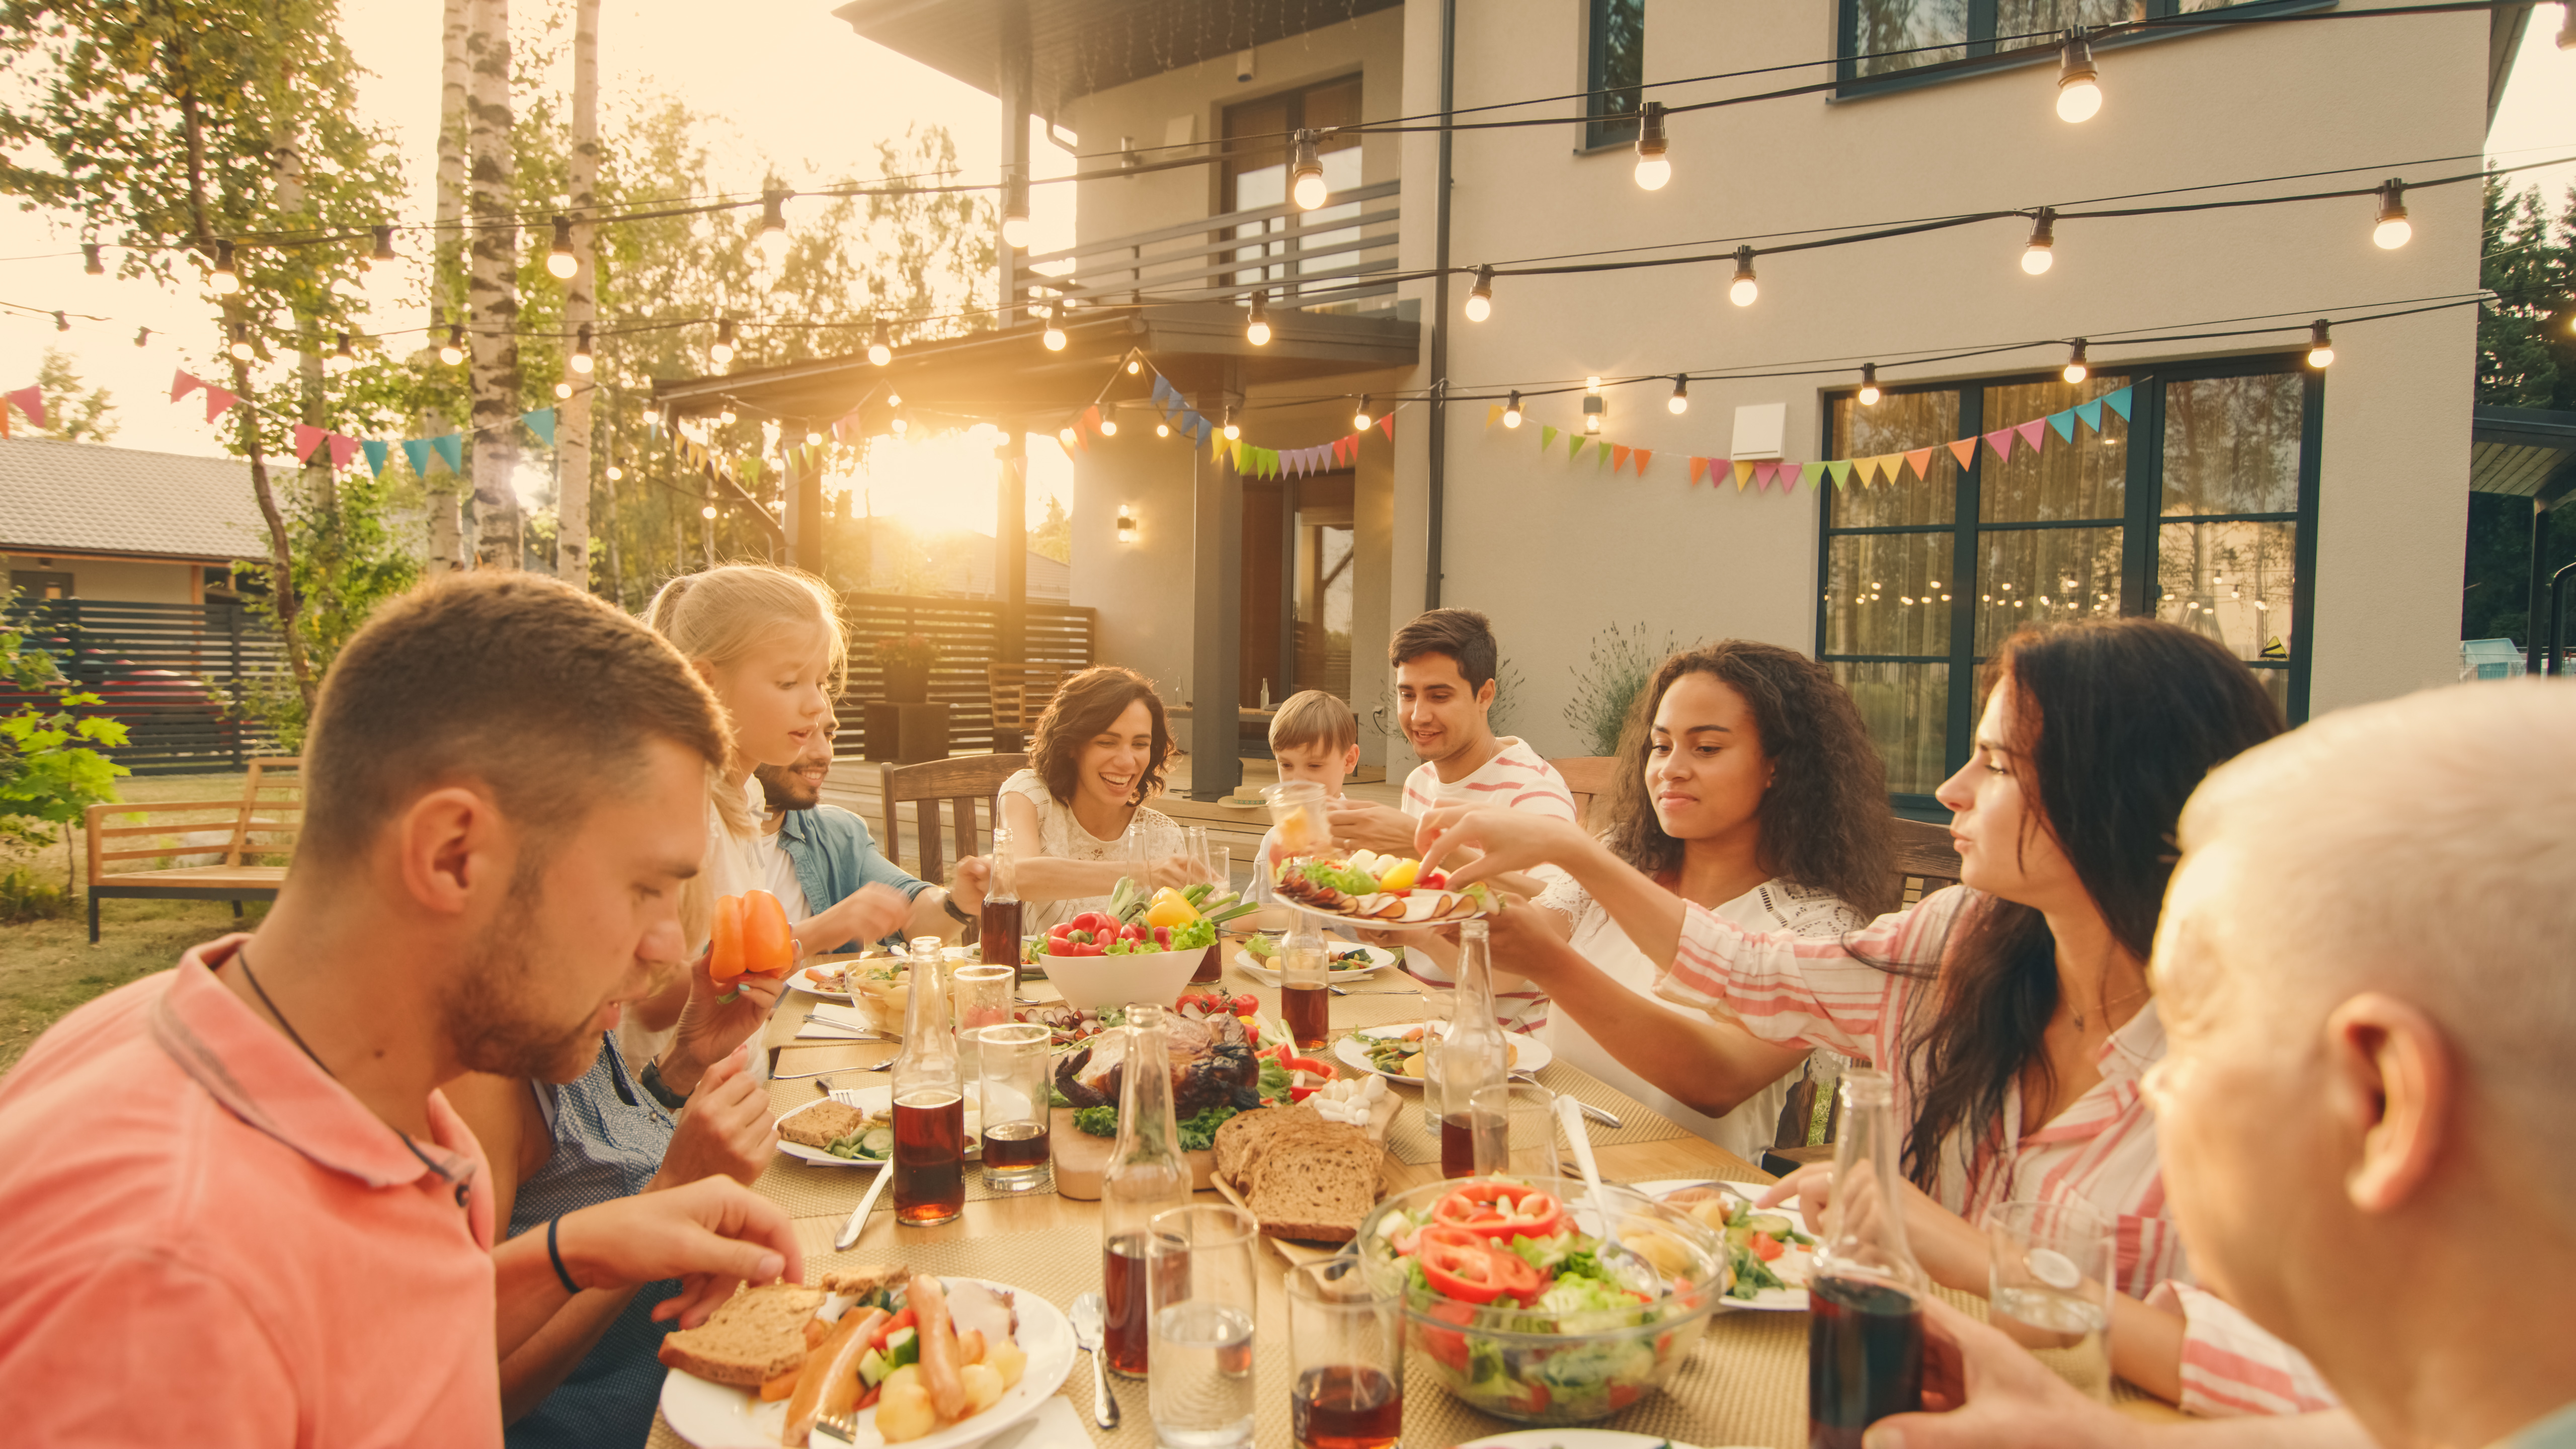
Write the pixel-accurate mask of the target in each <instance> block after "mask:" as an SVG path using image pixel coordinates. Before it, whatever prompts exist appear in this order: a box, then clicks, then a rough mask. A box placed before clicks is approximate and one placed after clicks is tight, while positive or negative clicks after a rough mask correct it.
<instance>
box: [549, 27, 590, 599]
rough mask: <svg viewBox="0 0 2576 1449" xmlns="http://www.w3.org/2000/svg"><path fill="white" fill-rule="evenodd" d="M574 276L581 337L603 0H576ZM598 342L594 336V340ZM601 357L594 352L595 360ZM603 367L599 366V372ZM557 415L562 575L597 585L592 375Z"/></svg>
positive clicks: (573, 315) (575, 324)
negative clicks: (593, 529)
mask: <svg viewBox="0 0 2576 1449" xmlns="http://www.w3.org/2000/svg"><path fill="white" fill-rule="evenodd" d="M571 173H572V174H571V186H570V187H569V192H570V197H571V205H572V212H571V215H572V255H573V264H574V271H573V274H572V280H570V281H568V282H566V283H565V284H564V313H563V315H564V330H565V331H567V332H569V333H571V334H573V340H574V342H575V345H578V339H579V337H580V335H581V329H583V328H584V327H589V326H592V325H593V324H594V323H595V322H596V321H597V320H598V315H599V309H598V295H597V287H598V281H599V279H598V269H597V268H596V267H595V266H594V265H593V264H592V248H591V230H592V228H591V215H592V208H593V207H594V205H596V203H597V201H598V192H599V0H577V3H576V4H575V7H574V11H573V31H572V166H571ZM594 345H595V344H594ZM595 361H596V357H595V354H594V363H595ZM596 375H597V374H596V373H594V374H593V376H596ZM571 381H572V385H573V387H572V396H571V397H569V398H566V399H565V400H564V402H563V406H562V407H561V408H560V409H559V410H558V416H557V418H556V421H555V464H556V467H557V470H558V473H559V480H558V487H557V489H556V498H555V577H557V578H559V579H562V580H563V581H564V582H565V583H568V584H571V585H573V586H574V587H575V588H581V589H587V588H589V587H590V404H591V398H592V397H593V395H594V391H595V389H594V387H593V385H592V380H591V378H590V377H584V376H579V375H574V376H573V377H572V379H571Z"/></svg>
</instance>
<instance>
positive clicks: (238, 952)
mask: <svg viewBox="0 0 2576 1449" xmlns="http://www.w3.org/2000/svg"><path fill="white" fill-rule="evenodd" d="M233 959H234V960H236V961H239V962H240V963H241V969H242V979H243V980H244V981H247V982H249V983H250V989H251V990H253V991H255V992H257V993H259V1004H260V1005H262V1006H265V1007H267V1008H268V1014H269V1015H271V1016H273V1017H276V1018H277V1024H278V1025H279V1026H281V1027H283V1028H285V1029H286V1039H287V1040H288V1041H291V1042H293V1043H295V1045H296V1046H297V1047H298V1048H300V1049H301V1050H302V1051H303V1053H304V1054H305V1055H306V1056H308V1057H311V1058H312V1059H313V1065H315V1066H317V1067H320V1068H321V1069H322V1075H324V1076H326V1077H329V1078H330V1079H331V1080H333V1081H335V1082H336V1081H338V1080H340V1074H339V1073H338V1072H335V1071H333V1070H331V1064H330V1063H329V1062H326V1061H324V1060H322V1054H321V1053H319V1052H317V1051H315V1050H313V1048H312V1047H311V1046H309V1045H307V1044H306V1043H305V1040H304V1034H303V1033H302V1032H300V1031H297V1030H296V1029H295V1023H293V1022H291V1021H288V1020H287V1019H286V1013H285V1012H282V1011H280V1010H278V1009H277V1003H276V1002H274V1001H271V1000H269V999H268V988H267V987H265V986H262V985H260V984H259V975H258V973H256V972H254V971H252V970H251V969H250V943H249V942H247V941H245V942H243V943H242V944H241V945H240V946H238V947H236V948H235V949H234V951H233ZM2077 1024H2078V1025H2081V1024H2082V1022H2081V1019H2080V1018H2079V1019H2078V1022H2077ZM406 1140H408V1139H406Z"/></svg>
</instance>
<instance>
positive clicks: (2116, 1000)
mask: <svg viewBox="0 0 2576 1449" xmlns="http://www.w3.org/2000/svg"><path fill="white" fill-rule="evenodd" d="M2146 994H2147V988H2146V987H2144V986H2140V987H2139V988H2138V989H2137V990H2135V991H2132V992H2130V993H2129V994H2128V995H2126V996H2118V997H2113V998H2112V999H2111V1000H2109V1001H2105V1002H2103V1003H2102V1004H2101V1005H2100V1006H2099V1007H2097V1008H2095V1009H2096V1010H2099V1011H2101V1012H2103V1013H2104V1014H2106V1015H2107V1014H2108V1013H2109V1012H2110V1010H2111V1008H2112V1007H2115V1006H2122V1005H2126V1004H2127V1003H2129V1002H2132V1001H2135V1000H2137V999H2138V998H2139V997H2141V996H2144V995H2146ZM2066 1014H2067V1015H2069V1016H2071V1017H2073V1018H2075V1029H2076V1030H2077V1031H2082V1030H2083V1029H2084V1022H2085V1016H2084V1013H2083V1012H2080V1011H2077V1010H2075V1009H2074V1008H2072V1007H2069V1008H2068V1009H2067V1013H2066Z"/></svg>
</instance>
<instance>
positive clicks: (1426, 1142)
mask: <svg viewBox="0 0 2576 1449" xmlns="http://www.w3.org/2000/svg"><path fill="white" fill-rule="evenodd" d="M1537 1076H1538V1084H1539V1085H1540V1086H1542V1087H1545V1088H1547V1089H1548V1090H1549V1091H1551V1092H1554V1093H1556V1094H1557V1095H1558V1096H1560V1097H1572V1098H1574V1099H1575V1100H1576V1101H1578V1102H1589V1103H1591V1104H1592V1105H1593V1106H1595V1107H1598V1108H1600V1109H1601V1110H1602V1111H1604V1112H1607V1113H1609V1114H1610V1115H1611V1116H1613V1117H1616V1118H1618V1119H1619V1125H1618V1126H1617V1127H1615V1128H1612V1127H1604V1126H1602V1125H1601V1124H1600V1123H1598V1122H1593V1121H1591V1120H1589V1119H1586V1122H1585V1126H1586V1128H1587V1129H1588V1131H1589V1135H1590V1136H1591V1138H1592V1145H1593V1146H1595V1147H1624V1146H1627V1145H1629V1144H1631V1143H1637V1142H1666V1141H1670V1140H1671V1139H1673V1138H1675V1137H1687V1136H1689V1135H1690V1129H1688V1128H1686V1127H1684V1126H1682V1125H1681V1124H1680V1123H1678V1122H1675V1121H1674V1120H1673V1119H1672V1118H1670V1117H1667V1116H1665V1115H1664V1114H1663V1113H1661V1112H1658V1111H1655V1110H1654V1109H1653V1108H1651V1107H1648V1106H1647V1105H1646V1104H1645V1103H1643V1102H1640V1101H1638V1100H1637V1099H1636V1098H1634V1097H1631V1096H1629V1095H1628V1094H1627V1093H1625V1092H1623V1091H1620V1090H1619V1089H1618V1088H1617V1087H1614V1086H1611V1085H1610V1084H1609V1083H1608V1082H1605V1081H1603V1080H1601V1079H1600V1078H1599V1077H1596V1076H1594V1075H1592V1074H1591V1073H1590V1072H1587V1071H1585V1070H1583V1069H1582V1068H1581V1067H1578V1066H1575V1065H1573V1064H1571V1063H1568V1062H1561V1061H1554V1062H1549V1063H1548V1064H1547V1067H1546V1068H1545V1069H1544V1070H1542V1071H1540V1072H1539V1073H1538V1074H1537ZM1396 1095H1398V1096H1399V1097H1401V1098H1403V1099H1404V1104H1403V1105H1402V1106H1401V1107H1399V1108H1397V1110H1396V1114H1395V1122H1394V1124H1393V1125H1392V1126H1390V1127H1388V1128H1387V1131H1386V1150H1387V1151H1389V1152H1392V1153H1394V1154H1395V1156H1396V1160H1397V1161H1399V1162H1406V1163H1410V1164H1412V1165H1413V1166H1416V1167H1420V1166H1422V1165H1423V1164H1424V1163H1428V1162H1438V1161H1439V1160H1440V1129H1439V1126H1438V1124H1436V1123H1434V1122H1433V1121H1432V1120H1431V1117H1430V1115H1429V1113H1428V1112H1427V1110H1425V1109H1423V1107H1422V1098H1423V1092H1422V1090H1421V1089H1407V1088H1398V1089H1397V1091H1396ZM1564 1156H1565V1159H1566V1160H1567V1161H1568V1162H1571V1161H1573V1160H1574V1154H1573V1153H1572V1152H1570V1151H1569V1152H1567V1153H1565V1154H1564Z"/></svg>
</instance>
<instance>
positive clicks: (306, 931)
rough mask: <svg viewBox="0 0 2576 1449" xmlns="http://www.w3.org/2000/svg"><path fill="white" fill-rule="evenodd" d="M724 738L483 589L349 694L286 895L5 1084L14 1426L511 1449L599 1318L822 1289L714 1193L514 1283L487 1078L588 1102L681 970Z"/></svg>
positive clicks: (318, 724) (542, 605)
mask: <svg viewBox="0 0 2576 1449" xmlns="http://www.w3.org/2000/svg"><path fill="white" fill-rule="evenodd" d="M721 721H722V716H721V714H720V713H719V711H718V709H717V706H716V704H715V701H714V700H713V698H712V697H711V696H710V695H709V694H708V693H707V691H706V689H705V687H704V686H703V685H702V684H701V683H700V682H699V681H698V679H697V677H696V676H695V675H694V674H692V673H691V672H690V670H689V668H688V666H687V665H686V663H685V662H684V661H682V660H681V659H680V657H679V656H678V655H676V654H674V653H673V652H672V651H671V649H670V647H669V646H668V645H667V644H665V643H663V642H662V641H661V639H659V638H658V637H657V636H655V635H654V634H652V633H651V632H650V631H648V630H646V629H645V628H643V627H642V626H641V625H639V624H637V623H635V622H634V621H633V620H630V619H628V618H626V617H625V616H624V615H622V614H620V613H618V612H617V611H616V610H614V609H612V608H610V607H608V606H607V605H606V604H603V603H601V602H599V601H597V600H595V599H592V598H590V597H588V596H587V595H584V594H581V593H579V592H577V591H576V590H573V589H571V588H569V587H566V586H564V585H561V584H557V583H555V582H553V581H551V580H547V579H542V578H535V577H531V576H528V575H525V574H475V575H471V576H467V577H465V578H461V579H457V580H453V581H449V582H445V583H441V584H438V585H435V586H432V587H429V588H425V589H422V590H420V591H418V592H416V593H414V594H412V595H411V596H409V597H408V598H405V599H403V600H401V601H399V602H397V603H395V604H393V605H390V606H388V607H387V608H386V609H384V610H383V611H382V612H381V613H380V614H379V615H378V617H377V618H376V619H375V621H374V622H372V623H370V624H369V625H368V626H367V627H366V628H365V629H364V630H362V631H361V632H360V633H359V634H358V636H357V637H356V638H355V639H354V640H352V641H351V642H350V644H349V646H348V648H347V649H346V650H344V651H343V652H342V654H341V656H340V658H339V660H338V661H337V662H336V664H335V665H334V666H333V668H332V671H331V675H330V679H329V681H328V683H327V684H326V685H325V687H324V689H323V691H322V697H321V701H320V704H319V707H318V709H317V710H316V712H315V717H314V721H313V727H312V732H311V738H310V742H309V744H308V745H307V748H306V754H305V772H304V773H305V809H304V819H303V834H302V838H301V840H300V841H299V844H298V849H297V854H296V863H295V867H294V870H293V873H292V874H291V875H290V876H289V877H288V880H287V883H286V886H285V888H284V889H283V890H282V891H280V893H279V895H278V900H277V904H276V907H275V908H274V909H273V910H272V911H271V912H270V913H269V915H268V918H267V919H266V920H265V921H264V922H263V923H262V924H261V926H260V929H259V931H258V932H257V933H256V934H255V935H248V936H241V935H236V936H228V937H225V938H224V939H222V940H219V941H215V942H211V943H209V944H207V945H204V946H200V947H197V948H196V949H194V950H192V951H189V952H188V953H187V954H186V955H184V956H182V957H181V958H180V961H179V965H178V969H176V970H174V971H170V972H165V973H162V974H160V975H157V976H152V977H148V978H146V979H144V980H142V981H138V982H135V983H133V984H132V985H129V986H126V987H124V988H122V989H120V990H117V991H114V992H111V993H109V994H108V995H107V996H105V997H102V998H100V999H99V1000H97V1001H93V1002H91V1003H89V1004H88V1005H86V1006H84V1007H81V1008H80V1009H79V1010H77V1011H74V1012H73V1013H71V1014H70V1015H69V1016H67V1017H65V1018H63V1020H62V1021H60V1022H59V1023H57V1024H56V1025H55V1026H54V1027H53V1029H51V1030H50V1031H47V1032H46V1033H45V1034H44V1035H43V1036H42V1037H40V1038H38V1039H37V1041H36V1043H35V1044H34V1045H33V1046H32V1047H30V1048H29V1049H28V1051H27V1054H26V1056H25V1057H24V1058H23V1059H22V1060H21V1061H20V1062H19V1064H18V1066H17V1068H16V1069H15V1070H13V1071H12V1072H10V1073H9V1074H8V1075H7V1076H6V1077H5V1078H0V1162H6V1163H7V1164H8V1170H7V1172H6V1173H5V1174H0V1243H5V1244H6V1245H7V1247H6V1250H5V1252H0V1404H6V1405H7V1406H8V1425H7V1432H8V1434H9V1436H10V1437H11V1438H12V1439H15V1440H18V1441H21V1442H26V1443H37V1444H84V1445H113V1444H138V1445H139V1444H146V1443H151V1444H160V1443H168V1442H174V1441H185V1442H189V1443H210V1444H217V1445H280V1446H283V1445H331V1446H339V1445H400V1444H420V1445H440V1446H448V1445H493V1446H497V1445H499V1444H500V1442H501V1413H500V1401H499V1388H498V1375H497V1365H498V1361H499V1356H500V1354H501V1353H503V1352H505V1351H507V1350H509V1349H510V1348H513V1347H515V1346H516V1345H517V1344H518V1343H519V1342H520V1341H521V1340H522V1339H524V1338H525V1337H526V1336H527V1335H528V1334H529V1333H530V1332H532V1331H533V1330H534V1329H535V1328H536V1327H537V1326H539V1325H541V1324H543V1323H544V1322H545V1321H546V1319H547V1318H548V1317H549V1316H550V1315H552V1314H553V1313H554V1311H555V1310H556V1309H558V1308H560V1307H561V1306H562V1305H563V1303H564V1302H565V1300H566V1299H567V1298H568V1297H569V1296H570V1295H571V1294H572V1293H573V1292H575V1291H578V1290H579V1289H581V1288H605V1287H617V1286H624V1285H627V1284H633V1283H642V1282H651V1281H656V1280H660V1279H664V1278H674V1277H676V1278H680V1279H682V1280H683V1288H682V1292H681V1294H680V1296H679V1297H678V1298H676V1299H674V1300H672V1301H671V1303H669V1304H668V1305H666V1307H667V1308H668V1310H669V1311H671V1312H673V1313H675V1314H677V1315H679V1316H680V1317H682V1318H683V1320H684V1321H688V1322H695V1321H698V1320H701V1319H703V1318H704V1316H705V1315H706V1314H707V1313H708V1312H709V1311H710V1310H711V1309H712V1308H713V1307H714V1305H715V1304H716V1303H718V1302H721V1301H722V1300H723V1298H724V1297H725V1295H727V1294H728V1293H730V1292H731V1291H732V1289H733V1286H734V1285H735V1283H737V1282H739V1281H741V1280H743V1279H745V1278H749V1279H753V1280H767V1279H771V1278H776V1277H779V1276H781V1275H787V1276H796V1275H799V1274H801V1271H802V1269H801V1265H800V1263H799V1258H798V1253H797V1250H796V1244H795V1239H794V1235H793V1233H792V1231H791V1229H790V1227H789V1224H788V1221H787V1219H786V1216H785V1214H784V1213H783V1212H781V1211H780V1210H779V1209H778V1208H776V1207H775V1206H773V1205H771V1204H769V1203H767V1202H765V1201H763V1200H762V1199H760V1198H757V1197H755V1196H753V1195H752V1194H751V1193H750V1192H748V1191H747V1190H745V1189H744V1188H742V1187H741V1186H740V1185H739V1184H736V1183H734V1182H731V1181H729V1180H727V1179H725V1178H721V1177H711V1178H707V1179H704V1180H702V1181H699V1182H697V1183H693V1184H690V1185H688V1186H685V1187H679V1188H674V1189H671V1190H668V1191H664V1192H656V1193H648V1194H644V1195H642V1196H638V1197H633V1198H626V1199H622V1200H619V1201H617V1202H613V1203H607V1204H603V1205H601V1206H599V1207H595V1208H586V1209H583V1210H582V1211H580V1212H577V1213H570V1214H566V1215H565V1216H563V1217H562V1218H560V1219H557V1220H556V1223H555V1224H554V1226H553V1228H552V1229H551V1230H550V1231H548V1232H546V1233H535V1232H531V1233H528V1234H525V1235H524V1236H521V1237H518V1238H515V1239H512V1240H511V1241H509V1242H507V1243H504V1244H502V1245H500V1246H499V1247H498V1248H495V1247H494V1246H493V1241H492V1239H493V1224H492V1199H491V1195H490V1190H489V1187H488V1185H487V1183H486V1181H485V1173H484V1160H483V1153H482V1150H481V1148H479V1147H478V1146H477V1145H476V1144H475V1141H474V1137H473V1134H472V1133H470V1132H468V1131H467V1130H466V1129H465V1127H464V1125H463V1124H462V1123H461V1122H460V1121H459V1120H458V1119H457V1117H456V1115H455V1114H454V1113H453V1112H452V1111H450V1110H449V1108H448V1105H447V1101H446V1098H445V1097H444V1096H442V1095H441V1094H440V1091H439V1087H440V1084H442V1083H444V1082H447V1081H450V1080H452V1079H454V1078H455V1077H457V1076H458V1075H460V1074H461V1073H463V1072H466V1071H469V1070H475V1071H486V1072H498V1073H505V1074H509V1075H513V1076H522V1077H544V1078H548V1079H553V1080H564V1079H566V1078H569V1077H571V1076H574V1075H578V1074H579V1073H580V1072H582V1071H584V1070H586V1069H587V1067H588V1065H589V1061H590V1058H591V1055H592V1053H594V1052H595V1051H596V1050H597V1049H598V1042H599V1038H600V1034H601V1033H602V1032H603V1031H606V1030H608V1029H610V1028H611V1027H613V1026H614V1025H615V1023H616V1021H617V1017H618V1014H619V1011H620V1009H621V1008H622V1007H623V1006H625V1005H626V1004H627V1003H630V1002H634V1001H637V1000H640V999H641V998H643V997H644V996H646V995H648V994H649V993H650V992H651V991H652V990H653V989H654V987H655V986H656V985H657V984H659V981H660V980H661V979H664V978H665V977H666V976H667V974H668V973H669V972H670V971H671V970H673V969H675V968H674V964H673V963H675V962H676V960H677V958H678V957H679V955H680V953H681V949H682V938H681V932H680V922H679V910H678V902H679V897H680V890H681V886H682V883H683V882H684V881H685V880H687V878H688V877H690V876H692V875H694V874H695V873H696V872H697V869H698V860H699V857H700V855H701V853H702V852H703V851H704V849H705V842H706V808H707V804H706V802H707V778H708V771H709V769H710V767H712V766H715V765H720V764H721V763H722V762H723V760H724V757H725V750H726V736H725V730H724V726H723V724H722V722H721Z"/></svg>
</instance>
